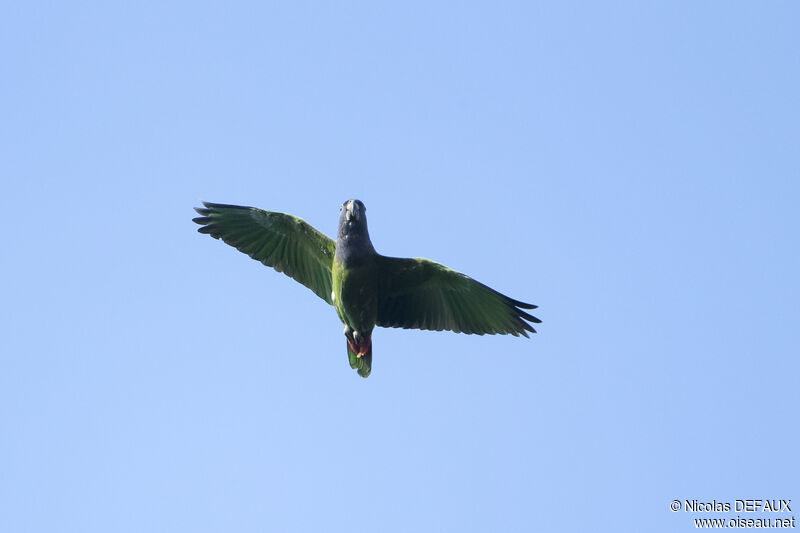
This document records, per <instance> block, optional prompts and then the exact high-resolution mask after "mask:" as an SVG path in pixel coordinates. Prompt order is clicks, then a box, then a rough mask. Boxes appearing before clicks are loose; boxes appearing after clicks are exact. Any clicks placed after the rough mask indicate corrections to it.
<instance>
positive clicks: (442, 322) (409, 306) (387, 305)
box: [377, 256, 541, 337]
mask: <svg viewBox="0 0 800 533" xmlns="http://www.w3.org/2000/svg"><path fill="white" fill-rule="evenodd" d="M377 270H378V274H377V275H378V325H379V326H382V327H387V328H417V329H431V330H436V331H441V330H444V329H446V330H450V331H455V332H456V333H470V334H477V335H484V334H489V335H493V334H511V335H514V336H518V335H524V336H525V337H527V336H528V333H527V332H528V331H530V332H533V333H536V330H535V329H533V327H532V326H531V325H530V324H529V322H532V323H539V322H541V320H539V319H538V318H536V317H535V316H532V315H529V314H528V313H526V312H525V311H523V309H535V308H536V306H535V305H532V304H526V303H524V302H519V301H517V300H512V299H511V298H509V297H507V296H504V295H502V294H500V293H499V292H497V291H495V290H494V289H491V288H489V287H487V286H486V285H484V284H482V283H479V282H477V281H475V280H474V279H472V278H470V277H469V276H466V275H464V274H462V273H460V272H456V271H455V270H452V269H449V268H447V267H446V266H444V265H440V264H439V263H435V262H433V261H430V260H428V259H399V258H394V257H383V256H379V257H378V269H377Z"/></svg>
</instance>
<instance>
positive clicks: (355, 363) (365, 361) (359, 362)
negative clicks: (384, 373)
mask: <svg viewBox="0 0 800 533" xmlns="http://www.w3.org/2000/svg"><path fill="white" fill-rule="evenodd" d="M353 348H354V347H353V346H352V345H351V344H350V342H348V343H347V357H348V359H349V360H350V368H354V369H356V370H358V375H359V376H361V377H362V378H366V377H369V374H370V372H372V342H370V343H369V348H367V351H366V353H363V354H361V357H359V356H358V353H357V352H356V350H357V349H358V347H357V346H356V350H354V349H353Z"/></svg>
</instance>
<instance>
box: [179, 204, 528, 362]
mask: <svg viewBox="0 0 800 533" xmlns="http://www.w3.org/2000/svg"><path fill="white" fill-rule="evenodd" d="M204 205H205V208H196V211H197V212H198V213H199V214H200V215H201V216H200V217H197V218H195V219H194V221H195V222H196V223H198V224H200V225H201V226H202V227H201V228H199V229H198V231H199V232H200V233H207V234H209V235H211V236H212V237H214V238H216V239H222V240H223V241H224V242H226V243H227V244H230V245H231V246H233V247H235V248H236V249H238V250H239V251H241V252H244V253H246V254H247V255H249V256H250V257H252V258H253V259H256V260H258V261H260V262H262V263H263V264H265V265H266V266H269V267H273V268H274V269H275V270H277V271H278V272H283V273H285V274H286V275H288V276H289V277H291V278H293V279H295V280H297V281H298V282H300V283H301V284H303V285H305V286H306V287H308V288H309V289H311V290H312V291H313V292H314V293H315V294H316V295H317V296H319V297H320V298H322V299H323V300H325V301H326V302H327V303H329V304H331V305H333V306H334V307H335V308H336V313H337V315H338V316H339V319H340V320H341V322H342V323H343V324H344V326H345V337H346V338H347V354H348V360H349V362H350V366H351V367H352V368H354V369H356V370H357V371H358V374H359V375H360V376H362V377H367V376H369V374H370V372H371V371H372V331H373V328H374V327H375V326H376V325H377V326H381V327H394V328H417V329H427V330H437V331H440V330H450V331H455V332H460V333H468V334H477V335H484V334H510V335H514V336H518V335H523V336H525V337H527V336H528V332H533V333H535V332H536V330H535V329H533V327H532V326H531V323H539V322H540V320H539V319H538V318H536V317H534V316H532V315H530V314H528V313H526V312H525V311H523V309H535V308H536V306H535V305H532V304H526V303H524V302H520V301H518V300H513V299H511V298H508V297H507V296H504V295H502V294H500V293H499V292H497V291H495V290H494V289H491V288H489V287H487V286H486V285H483V284H482V283H479V282H477V281H475V280H474V279H472V278H470V277H468V276H466V275H464V274H461V273H460V272H456V271H455V270H452V269H449V268H447V267H445V266H443V265H440V264H439V263H435V262H433V261H430V260H428V259H419V258H418V259H399V258H393V257H385V256H382V255H380V254H378V253H376V252H375V250H374V248H373V247H372V243H371V241H370V239H369V234H368V232H367V225H366V208H364V205H363V204H362V203H361V202H360V201H358V200H348V201H347V202H345V203H344V205H343V206H342V210H341V216H340V220H339V231H338V236H337V240H336V241H334V240H333V239H330V238H329V237H327V236H326V235H324V234H323V233H320V232H319V231H317V230H316V229H314V228H313V227H312V226H311V225H309V224H308V223H307V222H305V221H303V220H301V219H299V218H297V217H294V216H291V215H286V214H283V213H276V212H272V211H264V210H262V209H257V208H254V207H243V206H236V205H226V204H212V203H205V202H204Z"/></svg>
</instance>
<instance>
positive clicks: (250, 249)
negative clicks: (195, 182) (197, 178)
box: [192, 202, 336, 303]
mask: <svg viewBox="0 0 800 533" xmlns="http://www.w3.org/2000/svg"><path fill="white" fill-rule="evenodd" d="M203 205H204V206H205V208H199V207H196V208H195V211H197V212H198V213H200V215H202V216H200V217H197V218H194V219H192V220H194V222H196V223H198V224H200V225H201V226H202V227H201V228H199V229H198V230H197V231H199V232H200V233H207V234H209V235H211V236H212V237H214V238H215V239H222V240H223V241H224V242H226V243H227V244H230V245H231V246H233V247H234V248H236V249H237V250H239V251H240V252H244V253H246V254H247V255H249V256H250V257H252V258H253V259H256V260H258V261H261V262H262V263H264V264H265V265H267V266H269V267H272V268H274V269H275V270H277V271H278V272H283V273H284V274H286V275H287V276H289V277H291V278H294V279H295V280H297V281H299V282H300V283H302V284H303V285H305V286H306V287H308V288H309V289H311V290H312V291H314V293H315V294H316V295H317V296H319V297H320V298H322V299H323V300H325V301H326V302H328V303H331V288H332V282H331V265H332V264H333V254H334V251H335V249H336V243H335V242H334V241H333V240H332V239H330V238H329V237H327V236H326V235H325V234H323V233H320V232H319V231H317V230H316V229H314V228H313V227H312V226H311V225H310V224H309V223H308V222H306V221H304V220H302V219H299V218H297V217H295V216H292V215H286V214H284V213H275V212H273V211H264V210H263V209H257V208H255V207H244V206H240V205H226V204H212V203H209V202H203Z"/></svg>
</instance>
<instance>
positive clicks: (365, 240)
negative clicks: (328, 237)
mask: <svg viewBox="0 0 800 533" xmlns="http://www.w3.org/2000/svg"><path fill="white" fill-rule="evenodd" d="M336 248H337V254H340V255H341V254H343V255H342V258H345V257H347V258H355V257H357V256H361V255H363V254H368V253H375V249H374V248H373V247H372V242H371V241H370V239H369V231H367V208H366V207H364V203H363V202H362V201H361V200H347V201H346V202H345V203H343V204H342V207H341V208H340V209H339V231H338V233H337V235H336ZM340 249H341V250H340ZM340 252H341V253H340Z"/></svg>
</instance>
